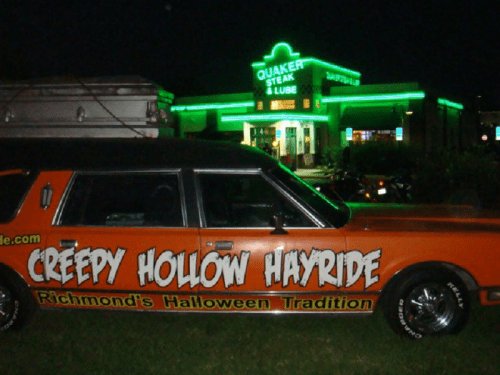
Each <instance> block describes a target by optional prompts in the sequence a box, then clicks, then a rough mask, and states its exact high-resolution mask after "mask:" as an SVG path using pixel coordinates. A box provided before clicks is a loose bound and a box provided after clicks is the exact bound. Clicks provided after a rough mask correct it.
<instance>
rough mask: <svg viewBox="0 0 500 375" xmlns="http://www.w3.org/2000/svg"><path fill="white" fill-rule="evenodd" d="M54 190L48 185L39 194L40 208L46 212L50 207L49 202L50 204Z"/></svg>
mask: <svg viewBox="0 0 500 375" xmlns="http://www.w3.org/2000/svg"><path fill="white" fill-rule="evenodd" d="M53 192H54V189H52V186H50V183H48V184H47V185H45V186H44V187H43V188H42V191H41V192H40V206H41V207H42V208H43V209H44V210H46V209H47V208H48V207H49V206H50V202H52V193H53Z"/></svg>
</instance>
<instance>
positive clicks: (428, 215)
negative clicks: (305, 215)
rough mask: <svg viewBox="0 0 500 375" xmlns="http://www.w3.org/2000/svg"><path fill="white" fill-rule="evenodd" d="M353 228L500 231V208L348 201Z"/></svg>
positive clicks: (412, 230) (413, 230)
mask: <svg viewBox="0 0 500 375" xmlns="http://www.w3.org/2000/svg"><path fill="white" fill-rule="evenodd" d="M348 206H349V208H350V209H351V213H352V218H351V221H350V223H349V225H348V226H349V227H350V229H352V230H359V229H364V230H367V229H369V230H379V231H411V232H416V231H417V232H418V231H432V232H434V231H436V232H442V231H457V232H458V231H460V232H467V231H486V232H498V233H500V211H495V210H486V209H479V208H477V207H473V206H464V205H407V204H359V203H358V204H351V203H350V204H348Z"/></svg>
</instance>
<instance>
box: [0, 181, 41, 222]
mask: <svg viewBox="0 0 500 375" xmlns="http://www.w3.org/2000/svg"><path fill="white" fill-rule="evenodd" d="M34 177H35V176H33V175H30V174H25V173H22V171H19V172H16V171H13V172H12V173H11V172H3V173H2V174H1V175H0V223H7V222H9V221H10V220H12V219H13V218H14V217H15V216H16V214H17V211H18V210H19V207H20V206H21V203H22V201H23V199H24V197H25V196H26V194H27V193H28V190H29V188H30V187H31V185H32V183H33V180H34Z"/></svg>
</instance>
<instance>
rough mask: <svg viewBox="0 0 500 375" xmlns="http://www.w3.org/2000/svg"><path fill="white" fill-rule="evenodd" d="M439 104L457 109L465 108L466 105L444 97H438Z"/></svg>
mask: <svg viewBox="0 0 500 375" xmlns="http://www.w3.org/2000/svg"><path fill="white" fill-rule="evenodd" d="M438 104H441V105H445V106H447V107H450V108H455V109H464V106H463V105H462V104H460V103H455V102H451V101H449V100H446V99H442V98H438Z"/></svg>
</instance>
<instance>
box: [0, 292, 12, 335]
mask: <svg viewBox="0 0 500 375" xmlns="http://www.w3.org/2000/svg"><path fill="white" fill-rule="evenodd" d="M13 311H14V301H13V299H12V296H11V294H10V291H9V290H8V289H7V288H6V287H5V286H4V285H1V284H0V326H2V325H3V324H4V323H6V322H8V321H9V320H10V319H11V317H12V312H13Z"/></svg>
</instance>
